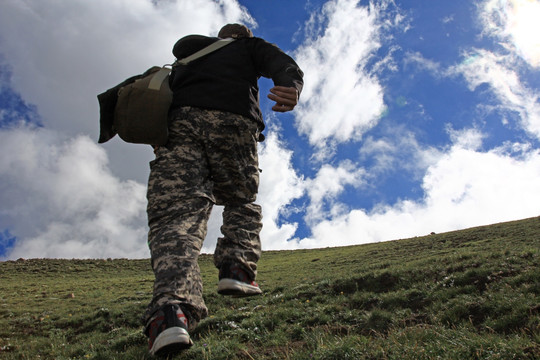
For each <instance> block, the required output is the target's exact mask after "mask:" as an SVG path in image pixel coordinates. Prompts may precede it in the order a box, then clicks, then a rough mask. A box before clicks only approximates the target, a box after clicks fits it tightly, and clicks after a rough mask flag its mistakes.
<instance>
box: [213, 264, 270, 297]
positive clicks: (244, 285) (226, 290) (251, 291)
mask: <svg viewBox="0 0 540 360" xmlns="http://www.w3.org/2000/svg"><path fill="white" fill-rule="evenodd" d="M219 279H220V280H219V283H218V293H219V294H221V295H231V296H233V297H244V296H253V295H260V294H262V290H261V289H260V288H259V285H257V283H256V282H255V281H253V279H251V278H250V277H249V275H248V274H247V272H246V271H244V270H243V269H242V268H240V267H239V266H238V265H228V264H225V265H224V266H222V267H221V269H220V270H219Z"/></svg>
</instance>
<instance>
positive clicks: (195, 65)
mask: <svg viewBox="0 0 540 360" xmlns="http://www.w3.org/2000/svg"><path fill="white" fill-rule="evenodd" d="M217 40H218V38H211V37H206V36H200V35H190V36H186V37H184V38H182V39H180V40H178V42H177V43H176V44H175V45H174V48H173V54H174V55H175V56H176V58H178V59H182V58H185V57H187V56H189V55H192V54H194V53H195V52H197V51H198V50H200V49H202V48H204V47H206V46H208V45H209V44H211V43H212V42H214V41H217ZM150 70H151V69H149V70H147V71H146V72H145V73H143V74H140V75H136V76H133V77H131V78H129V79H126V80H125V81H123V82H122V83H120V84H118V85H116V86H115V87H113V88H111V89H109V90H107V91H105V92H104V93H101V94H99V95H98V101H99V105H100V134H99V140H98V142H99V143H104V142H106V141H109V140H110V139H111V138H112V137H114V136H115V135H116V130H115V129H114V127H113V120H114V109H115V107H116V102H117V100H118V90H119V89H120V88H121V87H123V86H125V85H127V84H129V83H132V82H134V81H135V80H137V79H140V78H142V77H144V76H146V75H147V74H148V72H149V71H150ZM261 76H264V77H268V78H271V79H272V80H273V81H274V85H281V86H293V87H295V88H296V89H297V90H298V94H300V92H301V91H302V86H303V80H302V78H303V73H302V70H300V68H299V67H298V65H297V64H296V63H295V62H294V60H293V59H292V58H291V57H289V56H288V55H286V54H285V53H284V52H283V51H281V50H280V49H279V48H278V47H277V46H275V45H272V44H270V43H268V42H266V41H264V40H263V39H260V38H244V39H238V40H236V41H234V42H233V43H231V44H229V45H227V46H225V47H224V48H221V49H219V50H217V51H216V52H214V53H211V54H209V55H207V56H205V57H202V58H200V59H197V60H195V61H193V62H192V63H190V64H188V65H185V66H175V67H174V68H173V71H172V73H171V76H170V86H171V89H172V90H173V92H174V97H173V103H172V105H171V109H174V108H176V107H181V106H195V107H200V108H205V109H214V110H223V111H229V112H232V113H235V114H240V115H244V116H247V117H249V118H251V119H253V120H255V121H257V122H258V123H259V128H260V130H261V131H262V130H263V129H264V123H263V119H262V114H261V110H260V109H259V87H258V85H257V80H258V79H259V77H261Z"/></svg>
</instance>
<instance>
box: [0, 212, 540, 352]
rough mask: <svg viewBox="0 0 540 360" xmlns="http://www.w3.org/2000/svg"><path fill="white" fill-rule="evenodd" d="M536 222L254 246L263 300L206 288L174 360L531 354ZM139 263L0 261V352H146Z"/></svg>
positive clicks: (539, 270) (539, 242)
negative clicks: (259, 250)
mask: <svg viewBox="0 0 540 360" xmlns="http://www.w3.org/2000/svg"><path fill="white" fill-rule="evenodd" d="M539 255H540V218H531V219H526V220H521V221H514V222H509V223H502V224H496V225H491V226H483V227H477V228H472V229H467V230H462V231H455V232H449V233H444V234H436V235H429V236H425V237H416V238H412V239H405V240H398V241H390V242H383V243H376V244H368V245H361V246H350V247H340V248H326V249H317V250H296V251H274V252H265V253H264V255H263V258H262V259H261V261H260V263H259V264H260V267H259V269H260V270H259V278H258V280H259V283H260V285H261V287H262V288H263V289H264V290H265V293H264V295H263V296H260V297H257V298H250V299H231V298H226V297H222V296H219V295H217V294H216V292H215V289H216V286H215V284H216V283H217V271H216V269H214V267H213V265H212V259H211V257H210V256H209V255H203V256H201V258H200V264H201V269H202V272H203V279H204V282H205V299H206V301H207V305H208V307H209V310H210V314H211V315H210V316H209V317H208V318H207V319H205V320H204V321H203V322H201V324H200V325H199V327H198V328H197V330H196V331H194V332H193V333H192V337H193V338H194V341H195V346H193V347H192V348H191V349H189V350H188V351H186V352H184V353H182V354H181V355H179V356H178V357H177V358H178V359H537V358H540V345H539V341H540V314H539V309H540V302H539V296H538V295H539V293H540V267H539V262H540V257H539ZM152 282H153V275H152V273H151V270H150V265H149V261H148V260H121V259H119V260H53V259H49V260H19V261H8V262H3V263H0V358H2V359H107V360H109V359H146V358H148V357H147V355H146V339H145V337H144V336H143V335H142V332H141V330H142V328H141V326H140V324H139V316H140V314H142V312H143V309H144V308H145V306H146V304H147V302H148V301H149V300H150V292H151V287H152Z"/></svg>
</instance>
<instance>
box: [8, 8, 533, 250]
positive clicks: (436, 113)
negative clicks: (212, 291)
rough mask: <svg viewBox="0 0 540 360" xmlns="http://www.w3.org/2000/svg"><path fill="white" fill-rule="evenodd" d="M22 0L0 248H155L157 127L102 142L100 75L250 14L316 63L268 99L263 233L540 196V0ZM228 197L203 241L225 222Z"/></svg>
mask: <svg viewBox="0 0 540 360" xmlns="http://www.w3.org/2000/svg"><path fill="white" fill-rule="evenodd" d="M126 4H127V3H125V2H121V1H110V0H107V1H106V0H96V1H91V2H90V1H84V0H72V1H69V2H64V3H59V2H52V1H42V0H24V1H22V0H17V1H15V0H8V1H4V2H2V3H1V4H0V91H1V92H0V148H1V150H2V151H1V153H2V155H1V156H0V259H11V258H18V257H24V258H31V257H64V258H107V257H128V258H141V257H148V256H149V253H148V249H147V246H146V232H147V227H146V215H145V205H146V199H145V188H146V179H147V177H148V171H149V170H148V162H149V161H150V160H152V157H153V154H152V151H151V150H150V149H149V147H146V146H142V145H133V144H126V143H123V142H122V141H121V140H119V139H116V138H115V139H113V140H111V141H110V142H109V143H106V144H104V145H98V144H97V143H96V139H97V136H98V111H99V109H98V106H97V100H96V95H97V94H98V93H100V92H102V91H104V90H106V89H108V88H109V87H112V86H113V85H115V84H117V83H119V82H120V81H122V80H123V79H125V78H127V77H129V76H131V75H134V74H137V73H140V72H142V71H144V70H146V69H147V68H149V67H150V66H153V65H156V64H165V63H170V62H172V60H173V59H172V58H171V57H172V55H171V48H172V45H174V43H175V41H176V40H177V39H178V38H179V37H182V36H184V35H188V34H191V33H198V34H203V35H215V34H216V33H217V31H218V29H219V28H220V27H221V25H223V24H224V23H228V22H241V23H245V24H247V25H248V26H250V27H251V28H252V29H253V31H254V33H255V35H256V36H260V37H263V38H265V39H267V40H268V41H270V42H273V43H276V44H278V45H279V46H280V47H281V48H282V49H283V50H285V51H286V52H287V53H289V54H290V55H292V56H293V57H294V58H295V59H296V60H297V62H298V63H299V65H300V66H301V67H302V69H303V70H304V72H305V88H304V91H303V93H302V95H301V97H300V104H299V106H298V107H297V109H296V110H295V111H294V112H292V113H289V114H274V113H272V112H271V111H270V107H271V106H272V104H271V103H270V102H269V101H268V100H266V99H265V94H266V92H267V91H268V88H269V87H271V86H272V83H271V81H270V80H266V79H262V80H261V82H260V86H261V108H262V110H263V113H264V114H265V119H266V123H267V130H266V136H267V140H266V141H265V142H264V143H262V144H261V146H260V149H259V150H260V167H261V168H262V169H263V172H262V178H261V187H260V194H259V199H258V202H259V203H260V204H261V205H262V206H263V209H264V229H263V233H262V238H263V249H296V248H314V247H326V246H342V245H350V244H361V243H369V242H376V241H386V240H394V239H399V238H405V237H411V236H420V235H425V234H429V233H430V232H432V231H434V232H444V231H450V230H456V229H462V228H467V227H471V226H478V225H485V224H491V223H496V222H501V221H508V220H515V219H521V218H526V217H532V216H538V215H540V205H538V204H539V202H538V199H539V198H540V100H539V97H540V71H539V70H540V40H539V39H538V36H537V34H538V33H539V32H540V25H539V23H538V22H537V21H536V19H537V18H539V17H540V1H537V0H507V1H499V0H477V1H464V0H463V1H462V0H459V1H452V2H449V1H429V2H426V1H422V2H420V1H389V0H378V1H372V2H371V3H369V2H367V1H353V0H330V1H322V0H317V1H306V2H301V1H285V0H274V1H269V0H264V1H255V0H243V1H233V0H227V1H225V0H222V1H212V0H198V1H187V0H177V1H165V0H163V1H157V2H156V1H154V2H152V1H150V0H131V1H130V2H129V6H127V5H126ZM220 214H221V209H220V208H219V207H216V209H215V211H214V212H213V214H212V217H211V219H210V223H209V230H208V236H207V239H206V241H205V245H204V248H203V251H205V252H212V251H213V247H214V246H215V242H216V238H217V237H218V236H219V234H220V233H219V226H220V224H221V223H220V222H221V218H220Z"/></svg>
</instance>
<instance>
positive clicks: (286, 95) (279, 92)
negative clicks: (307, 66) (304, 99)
mask: <svg viewBox="0 0 540 360" xmlns="http://www.w3.org/2000/svg"><path fill="white" fill-rule="evenodd" d="M268 98H269V99H270V100H273V101H275V102H276V105H274V106H273V107H272V110H274V111H278V112H286V111H291V110H292V109H294V107H295V106H296V105H297V104H298V91H297V90H296V88H293V87H286V86H274V87H273V88H271V89H270V94H268Z"/></svg>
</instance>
